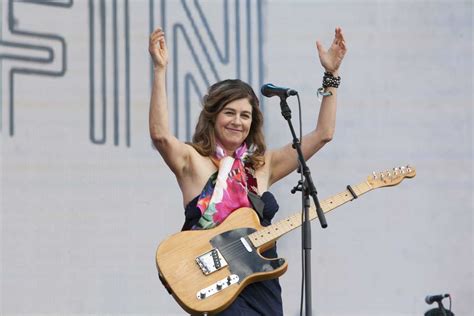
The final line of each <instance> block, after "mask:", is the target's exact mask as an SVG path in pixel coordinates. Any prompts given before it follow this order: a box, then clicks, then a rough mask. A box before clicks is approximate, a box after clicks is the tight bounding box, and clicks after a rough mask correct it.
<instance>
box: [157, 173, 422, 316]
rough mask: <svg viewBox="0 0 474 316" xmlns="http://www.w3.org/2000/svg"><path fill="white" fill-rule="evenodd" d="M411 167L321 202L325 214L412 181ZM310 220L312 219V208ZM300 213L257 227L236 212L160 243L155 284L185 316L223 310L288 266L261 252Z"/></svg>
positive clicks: (295, 223)
mask: <svg viewBox="0 0 474 316" xmlns="http://www.w3.org/2000/svg"><path fill="white" fill-rule="evenodd" d="M415 175H416V170H415V168H413V167H410V166H406V167H399V168H394V169H392V170H390V171H384V172H380V173H375V172H374V173H373V174H372V175H370V176H369V177H367V180H366V181H363V182H361V183H359V184H357V185H354V186H347V190H345V191H343V192H341V193H339V194H336V195H334V196H332V197H330V198H328V199H325V200H323V201H321V203H320V204H321V207H322V209H323V211H324V213H327V212H329V211H331V210H333V209H335V208H336V207H339V206H341V205H343V204H345V203H346V202H349V201H352V200H354V199H355V198H357V197H358V196H360V195H362V194H364V193H366V192H369V191H371V190H373V189H377V188H380V187H387V186H394V185H397V184H399V183H400V182H401V181H402V180H403V179H404V178H413V177H414V176H415ZM309 214H310V219H311V220H313V219H315V218H317V214H316V209H315V207H314V206H312V207H311V208H310V213H309ZM301 221H302V217H301V212H300V213H296V214H294V215H292V216H290V217H288V218H285V219H282V220H280V221H279V222H276V223H274V224H273V225H270V226H267V227H263V226H261V225H260V221H259V219H258V216H257V215H256V213H255V211H254V210H252V209H251V208H245V207H244V208H240V209H238V210H236V211H234V212H233V213H232V214H231V215H229V217H227V219H226V220H225V221H224V222H223V223H221V224H220V225H218V226H217V227H215V228H212V229H208V230H194V231H183V232H179V233H177V234H174V235H172V236H171V237H169V238H168V239H166V240H164V241H163V242H162V243H161V244H160V245H159V247H158V250H157V252H156V265H157V268H158V272H159V276H160V279H161V280H162V282H163V284H164V285H165V287H166V288H167V289H168V291H169V292H170V294H172V295H173V297H174V298H175V300H176V301H177V302H178V304H179V305H180V306H181V307H182V308H183V309H184V310H186V312H188V313H190V314H214V313H218V312H220V311H222V310H223V309H225V308H226V307H228V306H229V305H230V304H231V303H232V302H233V301H234V299H235V298H236V297H237V296H238V295H239V293H240V292H241V291H242V290H243V289H244V288H245V286H247V285H248V284H250V283H253V282H257V281H262V280H266V279H272V278H277V277H279V276H281V275H282V274H283V273H285V271H286V269H287V267H288V263H287V262H286V260H285V259H283V258H275V259H267V258H264V257H262V256H261V255H260V253H261V252H263V251H265V250H267V249H269V248H271V247H272V246H273V245H274V244H275V242H276V240H277V239H278V238H279V237H281V236H283V235H284V234H286V233H288V232H290V231H292V230H294V229H295V228H297V227H299V226H301Z"/></svg>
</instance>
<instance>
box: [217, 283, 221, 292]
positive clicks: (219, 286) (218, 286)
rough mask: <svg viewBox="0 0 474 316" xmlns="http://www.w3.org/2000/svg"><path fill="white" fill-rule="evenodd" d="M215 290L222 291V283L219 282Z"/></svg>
mask: <svg viewBox="0 0 474 316" xmlns="http://www.w3.org/2000/svg"><path fill="white" fill-rule="evenodd" d="M216 288H217V290H218V291H219V290H222V283H221V282H217V284H216Z"/></svg>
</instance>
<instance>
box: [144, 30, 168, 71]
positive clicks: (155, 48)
mask: <svg viewBox="0 0 474 316" xmlns="http://www.w3.org/2000/svg"><path fill="white" fill-rule="evenodd" d="M148 51H149V52H150V55H151V58H152V59H153V66H154V68H155V69H166V66H167V64H168V48H167V47H166V41H165V33H164V32H163V30H162V29H161V28H160V27H159V28H157V29H156V30H155V31H154V32H153V33H151V35H150V42H149V46H148Z"/></svg>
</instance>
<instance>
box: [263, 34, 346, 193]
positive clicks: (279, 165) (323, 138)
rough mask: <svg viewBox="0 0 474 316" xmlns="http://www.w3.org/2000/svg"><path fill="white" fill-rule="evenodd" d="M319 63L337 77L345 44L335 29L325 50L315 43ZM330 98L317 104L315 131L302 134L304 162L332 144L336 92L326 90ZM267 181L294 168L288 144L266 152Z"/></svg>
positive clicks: (292, 153)
mask: <svg viewBox="0 0 474 316" xmlns="http://www.w3.org/2000/svg"><path fill="white" fill-rule="evenodd" d="M316 47H317V50H318V55H319V60H320V62H321V65H322V66H323V68H324V69H325V71H326V72H328V73H331V74H332V75H333V76H334V77H337V76H339V67H340V65H341V62H342V59H343V58H344V55H345V53H346V50H347V49H346V43H345V40H344V36H343V34H342V29H341V28H340V27H337V28H336V31H335V36H334V40H333V42H332V44H331V47H330V48H329V50H326V49H325V48H324V47H323V45H322V44H321V43H320V42H319V41H317V42H316ZM325 91H326V92H331V93H332V95H331V96H324V97H323V100H322V102H321V107H320V110H319V115H318V119H317V123H316V127H315V129H314V130H313V131H312V132H310V133H308V134H306V135H305V136H304V137H303V139H302V142H301V150H302V152H303V155H304V158H305V160H308V159H309V158H311V157H312V156H313V155H314V154H315V153H316V152H317V151H318V150H320V149H321V148H322V147H323V146H324V145H325V144H326V143H328V142H329V141H331V140H332V138H333V135H334V130H335V128H336V103H337V89H336V88H333V87H329V88H326V90H325ZM269 160H270V179H269V184H270V185H271V184H273V183H275V182H276V181H278V180H280V179H281V178H283V177H285V176H286V175H288V174H289V173H291V172H292V171H294V170H296V168H298V161H297V155H296V151H295V150H294V149H293V148H292V147H291V144H288V145H286V146H284V147H282V148H280V149H278V150H275V151H270V152H269Z"/></svg>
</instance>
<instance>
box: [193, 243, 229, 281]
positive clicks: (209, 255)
mask: <svg viewBox="0 0 474 316" xmlns="http://www.w3.org/2000/svg"><path fill="white" fill-rule="evenodd" d="M196 263H197V264H198V265H199V268H201V271H202V273H204V275H208V274H211V273H213V272H215V271H217V270H220V269H222V268H223V267H225V266H227V261H225V259H224V257H222V255H221V253H220V251H219V250H218V249H216V248H214V249H212V250H211V251H209V252H206V253H205V254H203V255H200V256H199V257H197V258H196Z"/></svg>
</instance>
